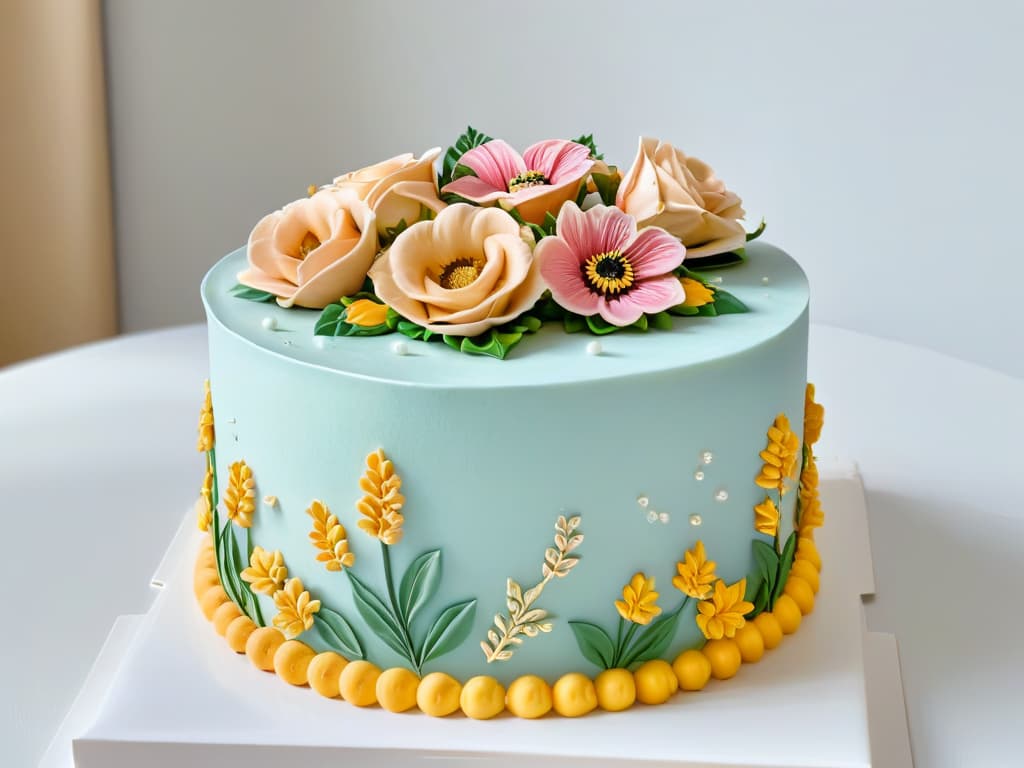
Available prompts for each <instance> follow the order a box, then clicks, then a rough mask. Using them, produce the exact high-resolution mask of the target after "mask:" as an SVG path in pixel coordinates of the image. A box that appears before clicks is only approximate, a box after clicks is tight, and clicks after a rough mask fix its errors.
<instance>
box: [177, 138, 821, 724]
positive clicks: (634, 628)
mask: <svg viewBox="0 0 1024 768" xmlns="http://www.w3.org/2000/svg"><path fill="white" fill-rule="evenodd" d="M743 217H744V211H743V208H742V205H741V201H740V198H739V196H738V195H736V194H735V193H733V192H732V191H730V190H728V189H727V188H726V186H725V184H724V183H723V182H722V181H721V180H720V179H719V178H718V177H717V176H716V175H715V174H714V172H713V171H712V169H711V168H710V167H709V166H708V165H707V164H705V163H703V162H702V161H700V160H697V159H696V158H694V157H690V156H687V155H686V154H684V153H683V152H682V151H681V150H679V149H677V148H675V147H673V146H672V145H671V144H668V143H666V142H662V141H658V140H654V139H641V140H640V144H639V148H638V152H637V155H636V158H635V160H634V161H633V163H632V165H631V166H630V167H629V168H628V169H626V170H625V171H622V170H619V169H618V168H616V167H615V166H612V165H609V164H607V163H606V162H605V161H604V159H603V157H602V156H601V155H600V153H599V152H598V150H597V147H596V146H595V144H594V141H593V138H592V137H590V136H581V137H580V138H579V139H577V140H575V141H564V140H549V141H542V142H539V143H538V144H535V145H533V146H531V147H530V148H528V149H527V150H526V151H525V152H524V153H523V154H522V155H520V154H519V153H518V152H517V151H516V150H515V149H513V148H512V147H511V146H509V145H508V144H506V143H505V142H503V141H500V140H497V139H491V138H490V137H488V136H486V135H484V134H482V133H480V132H478V131H474V130H473V129H469V130H468V131H467V132H466V133H465V134H464V135H463V136H461V137H459V139H458V140H457V141H456V142H455V143H454V145H453V146H452V147H451V148H449V149H448V150H447V152H446V153H445V154H444V155H443V157H442V155H441V151H440V150H439V149H436V150H432V151H430V152H427V153H424V154H423V155H422V156H420V157H419V158H416V157H414V156H412V155H401V156H398V157H395V158H392V159H390V160H386V161H384V162H382V163H379V164H377V165H375V166H370V167H368V168H365V169H362V170H360V171H355V172H352V173H347V174H345V175H343V176H339V177H338V178H336V179H335V180H334V181H333V182H332V183H330V184H327V185H324V186H321V187H311V188H310V189H309V190H308V196H307V197H305V198H303V199H300V200H297V201H295V202H293V203H290V204H288V205H286V206H285V207H284V208H283V209H281V210H280V211H276V212H273V213H271V214H269V215H267V216H266V217H264V218H263V219H262V220H260V221H259V222H258V223H257V224H256V226H255V228H254V229H253V231H252V234H251V235H250V237H249V241H248V244H247V246H245V247H243V248H240V249H239V250H237V251H235V252H234V253H231V254H229V255H228V256H226V257H225V258H224V259H222V260H221V261H220V262H219V263H217V264H216V265H215V266H214V267H213V268H212V269H211V270H210V272H209V273H208V275H207V276H206V279H205V280H204V282H203V285H202V298H203V302H204V305H205V307H206V312H207V317H208V328H209V344H210V379H209V381H208V382H207V385H206V396H205V401H204V403H203V407H202V411H201V416H200V424H199V439H198V448H199V450H200V451H201V452H203V453H204V454H205V457H206V466H207V470H206V475H205V478H204V482H203V486H202V490H201V493H200V497H199V500H198V502H197V505H196V506H197V516H198V525H199V528H200V529H201V530H202V531H204V532H206V535H204V537H203V545H202V547H201V549H200V552H199V555H198V559H197V563H196V570H195V591H196V597H197V601H198V604H199V607H200V608H201V610H202V611H203V612H204V614H205V615H206V617H207V618H208V619H210V620H211V622H212V624H213V627H214V628H215V630H216V632H217V633H218V634H220V635H222V636H224V637H225V638H226V641H227V645H228V646H229V647H230V649H231V650H233V651H235V652H236V653H239V654H245V655H246V656H248V658H249V659H250V660H251V662H252V664H253V665H254V666H255V667H257V668H258V669H262V670H267V671H273V672H276V673H277V674H278V675H279V676H280V677H281V678H282V680H283V681H284V682H285V683H290V684H293V685H308V686H309V687H310V688H311V689H312V691H315V692H316V694H320V695H322V696H326V697H331V698H339V699H343V700H345V701H347V702H348V703H350V704H354V705H358V706H370V705H379V706H380V707H382V708H383V709H386V710H389V711H393V712H399V711H404V710H410V709H416V708H418V709H419V710H421V711H422V712H423V713H426V714H427V715H433V716H444V715H449V714H452V713H455V712H457V711H459V710H461V711H462V712H463V713H465V715H468V716H469V717H472V718H477V719H487V718H490V717H493V716H495V715H497V714H499V713H501V712H502V711H508V712H510V713H511V714H513V715H518V716H521V717H527V718H532V717H539V716H542V715H545V714H546V713H548V712H549V711H553V712H554V713H557V714H560V715H565V716H578V715H583V714H586V713H588V712H591V711H593V710H597V709H603V710H610V711H616V710H621V709H625V708H627V707H629V706H631V705H632V704H633V703H634V702H636V701H639V702H643V703H647V704H657V703H661V702H664V701H666V700H668V699H669V698H670V697H671V696H673V695H676V692H677V691H678V690H680V689H682V690H683V691H694V690H700V689H701V688H703V687H704V686H705V685H706V684H708V681H709V679H712V678H713V679H717V680H725V679H728V678H730V677H732V676H733V675H734V674H736V673H737V671H738V670H739V669H740V667H741V665H742V664H748V663H756V662H758V661H759V660H760V659H761V658H762V656H763V655H764V654H765V652H766V651H767V650H770V649H772V648H774V647H775V646H777V645H778V644H779V643H780V642H781V641H782V640H783V638H784V636H785V635H787V634H790V633H792V632H794V631H796V630H797V629H798V627H799V626H800V623H801V617H802V616H803V615H805V614H807V613H809V612H810V611H811V610H812V609H813V606H814V599H815V593H816V592H817V589H818V580H819V569H820V567H821V562H820V559H819V557H818V554H817V551H816V549H815V546H814V530H815V528H816V527H818V526H820V525H821V524H822V522H823V514H822V511H821V505H820V502H819V499H818V493H817V470H816V468H815V463H814V456H813V454H812V452H811V447H812V445H813V444H814V442H815V441H816V440H817V438H818V435H819V433H820V430H821V425H822V409H821V406H819V405H818V404H817V403H815V401H814V390H813V386H811V385H808V384H807V381H806V368H807V318H808V286H807V281H806V279H805V277H804V274H803V272H802V271H801V270H800V268H799V267H798V266H797V264H796V263H795V262H794V261H793V259H791V258H790V257H789V256H788V255H787V254H785V253H784V252H783V251H781V250H779V249H778V248H775V247H773V246H770V245H767V244H764V243H762V242H760V241H758V242H752V241H753V240H755V239H756V238H757V236H758V235H760V234H761V232H762V231H763V229H764V224H763V222H762V224H761V225H760V226H759V227H757V228H756V229H755V230H754V231H753V232H748V231H747V227H745V225H744V221H743ZM225 653H226V651H225ZM764 663H771V662H770V660H766V661H765V662H764ZM254 674H256V673H255V671H254ZM310 695H311V696H313V695H315V694H314V693H313V692H311V693H310ZM339 706H341V705H339Z"/></svg>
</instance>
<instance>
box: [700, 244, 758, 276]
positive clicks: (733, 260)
mask: <svg viewBox="0 0 1024 768" xmlns="http://www.w3.org/2000/svg"><path fill="white" fill-rule="evenodd" d="M746 260H747V255H746V253H745V252H744V251H743V249H742V248H737V249H736V250H735V251H729V252H727V253H716V254H713V255H711V256H699V257H696V256H695V257H692V258H691V257H690V256H687V257H686V261H687V263H688V264H690V268H689V269H690V271H691V272H692V271H693V269H694V268H696V269H699V270H701V271H702V272H703V271H707V270H709V269H724V268H725V267H733V266H735V265H737V264H742V263H743V262H744V261H746Z"/></svg>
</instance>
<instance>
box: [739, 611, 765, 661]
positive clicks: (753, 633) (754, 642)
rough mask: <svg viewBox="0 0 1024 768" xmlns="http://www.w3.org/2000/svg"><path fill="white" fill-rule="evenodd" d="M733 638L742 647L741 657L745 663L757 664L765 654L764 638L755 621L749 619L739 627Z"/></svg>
mask: <svg viewBox="0 0 1024 768" xmlns="http://www.w3.org/2000/svg"><path fill="white" fill-rule="evenodd" d="M733 639H734V640H735V641H736V647H737V648H739V649H740V658H741V659H743V663H744V664H756V663H757V662H759V661H760V660H761V657H762V656H764V638H763V637H761V632H760V630H759V629H758V628H757V627H756V626H754V624H753V622H750V621H748V622H747V623H746V624H744V625H743V626H742V627H740V628H739V629H737V630H736V636H735V637H734V638H733Z"/></svg>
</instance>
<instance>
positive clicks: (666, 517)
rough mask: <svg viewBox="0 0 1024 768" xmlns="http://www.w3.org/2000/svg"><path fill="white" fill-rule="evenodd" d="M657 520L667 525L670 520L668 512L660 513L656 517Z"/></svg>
mask: <svg viewBox="0 0 1024 768" xmlns="http://www.w3.org/2000/svg"><path fill="white" fill-rule="evenodd" d="M658 519H659V520H660V521H661V522H663V523H667V522H668V521H669V520H671V518H670V517H669V514H668V512H662V513H661V514H660V515H658Z"/></svg>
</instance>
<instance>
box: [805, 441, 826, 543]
mask: <svg viewBox="0 0 1024 768" xmlns="http://www.w3.org/2000/svg"><path fill="white" fill-rule="evenodd" d="M799 523H800V525H799V528H800V535H801V536H805V535H810V534H809V531H810V530H811V529H812V528H820V527H821V526H823V525H824V524H825V512H824V510H822V508H821V499H820V497H819V496H818V465H817V463H816V462H815V461H814V456H812V455H810V454H808V455H807V461H806V462H804V470H803V472H801V473H800V520H799Z"/></svg>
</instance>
